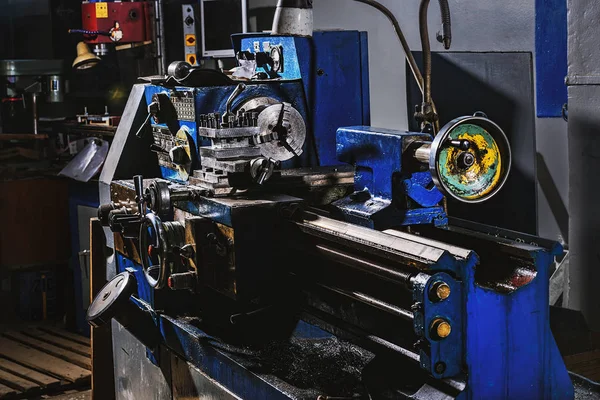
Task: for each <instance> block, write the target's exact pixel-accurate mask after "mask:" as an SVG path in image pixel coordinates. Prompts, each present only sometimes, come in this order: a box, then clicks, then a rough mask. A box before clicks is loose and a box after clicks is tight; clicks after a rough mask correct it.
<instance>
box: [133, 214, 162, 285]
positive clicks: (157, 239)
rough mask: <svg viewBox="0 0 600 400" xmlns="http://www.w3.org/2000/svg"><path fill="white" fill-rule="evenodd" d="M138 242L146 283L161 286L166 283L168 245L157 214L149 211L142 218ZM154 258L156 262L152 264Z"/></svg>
mask: <svg viewBox="0 0 600 400" xmlns="http://www.w3.org/2000/svg"><path fill="white" fill-rule="evenodd" d="M149 229H152V232H150V231H149ZM139 243H140V249H139V254H140V259H141V260H142V267H143V268H144V275H145V276H146V280H147V281H148V284H149V285H150V286H151V287H152V288H154V289H161V288H163V287H164V286H165V285H166V284H167V272H168V271H167V259H168V256H169V254H168V251H169V246H168V245H167V236H166V233H165V230H164V228H163V224H162V221H161V220H160V218H159V217H158V216H157V215H155V214H152V213H149V214H146V216H145V217H144V218H143V219H142V224H141V226H140V236H139ZM154 252H157V253H154ZM156 259H157V260H158V263H157V264H153V260H156Z"/></svg>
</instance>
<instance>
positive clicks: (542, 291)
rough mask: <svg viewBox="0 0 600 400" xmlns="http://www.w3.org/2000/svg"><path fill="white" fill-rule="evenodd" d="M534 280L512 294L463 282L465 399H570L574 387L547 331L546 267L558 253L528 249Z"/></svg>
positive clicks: (473, 281)
mask: <svg viewBox="0 0 600 400" xmlns="http://www.w3.org/2000/svg"><path fill="white" fill-rule="evenodd" d="M530 253H531V256H532V258H533V260H534V262H535V268H536V276H535V278H534V279H533V281H531V282H530V283H528V284H526V285H525V286H523V287H521V288H519V289H518V290H516V291H515V292H513V293H507V294H504V293H498V292H496V291H494V290H491V289H488V288H485V287H482V286H479V285H478V284H477V283H476V282H475V279H474V278H473V277H474V273H475V271H474V269H472V270H469V273H468V276H467V280H466V281H465V286H466V287H465V290H466V292H467V297H466V309H465V312H464V313H465V316H466V320H467V323H466V326H465V334H466V354H465V356H464V357H465V362H466V365H467V366H468V369H469V380H468V395H469V396H468V397H465V398H477V397H476V395H477V394H478V393H484V394H485V397H486V398H494V399H572V398H573V396H574V394H573V385H572V383H571V380H570V378H569V376H568V373H567V370H566V367H565V365H564V363H563V361H562V357H561V356H560V353H559V351H558V347H557V346H556V342H555V341H554V338H553V336H552V332H551V331H550V322H549V321H550V316H549V306H548V287H549V285H548V281H549V278H550V276H549V266H550V263H551V261H552V260H553V257H554V256H555V255H557V254H558V252H554V253H552V252H550V251H545V250H536V249H531V251H530Z"/></svg>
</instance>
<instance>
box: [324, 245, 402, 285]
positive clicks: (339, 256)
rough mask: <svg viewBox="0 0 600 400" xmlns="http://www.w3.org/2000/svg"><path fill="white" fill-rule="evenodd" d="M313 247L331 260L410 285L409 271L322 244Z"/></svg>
mask: <svg viewBox="0 0 600 400" xmlns="http://www.w3.org/2000/svg"><path fill="white" fill-rule="evenodd" d="M315 248H316V250H317V252H318V253H319V255H322V256H324V257H326V258H328V259H330V260H332V261H335V262H338V263H340V264H344V265H346V266H348V267H352V268H356V269H359V270H361V271H364V272H368V273H371V274H374V275H377V276H379V277H381V278H384V279H387V280H389V281H392V282H397V283H402V284H403V285H405V286H406V287H409V286H410V278H411V277H412V275H413V274H411V273H409V272H405V271H398V270H395V269H392V268H389V267H386V266H384V265H381V264H376V263H373V262H371V261H369V260H365V259H364V258H361V257H357V256H355V255H354V254H348V253H345V252H343V251H340V250H338V249H335V248H333V247H329V246H327V245H324V244H319V245H316V246H315Z"/></svg>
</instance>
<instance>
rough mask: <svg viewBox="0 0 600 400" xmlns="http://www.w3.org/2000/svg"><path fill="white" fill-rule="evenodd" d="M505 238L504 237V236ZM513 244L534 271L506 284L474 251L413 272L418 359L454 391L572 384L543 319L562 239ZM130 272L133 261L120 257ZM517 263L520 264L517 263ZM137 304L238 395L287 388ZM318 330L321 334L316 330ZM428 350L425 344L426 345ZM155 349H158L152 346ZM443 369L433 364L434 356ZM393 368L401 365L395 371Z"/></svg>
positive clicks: (170, 341) (165, 335)
mask: <svg viewBox="0 0 600 400" xmlns="http://www.w3.org/2000/svg"><path fill="white" fill-rule="evenodd" d="M509 243H510V242H509ZM509 243H507V244H506V246H509V247H511V248H512V251H520V252H523V251H525V252H528V253H529V255H530V256H531V262H532V265H531V266H530V267H531V268H533V271H535V277H533V279H532V280H531V281H529V282H524V283H519V284H517V286H518V287H517V289H516V290H514V291H512V292H508V291H505V290H500V289H493V288H489V287H487V286H485V284H486V283H485V282H479V281H478V280H477V277H476V275H475V270H476V268H481V267H480V266H479V257H478V256H477V254H475V253H474V252H469V253H468V254H467V255H466V256H462V257H455V256H452V255H450V253H448V252H445V253H444V254H443V255H442V256H441V257H440V258H439V260H438V262H437V263H435V264H434V265H431V266H430V268H429V271H428V272H429V273H431V276H429V275H425V274H419V275H418V276H416V277H415V279H414V281H415V283H414V284H413V285H414V286H413V300H414V301H415V304H416V306H415V307H413V312H414V315H415V325H414V329H415V333H416V334H417V335H419V336H420V337H421V338H422V339H423V340H425V341H426V342H427V343H429V346H425V348H423V350H421V352H420V364H421V366H422V367H423V368H424V369H426V370H427V371H429V372H430V373H431V374H432V375H433V376H434V377H436V378H438V379H442V378H445V377H456V376H463V374H462V373H463V372H465V371H466V376H464V379H466V382H467V385H466V387H465V389H464V390H463V391H462V392H461V393H460V394H459V396H458V398H459V399H480V398H490V399H515V398H518V399H570V398H573V387H572V384H571V381H570V379H569V376H568V373H567V370H566V368H565V366H564V364H563V362H562V358H561V356H560V354H559V352H558V349H557V347H556V343H555V342H554V339H553V337H552V333H551V331H550V326H549V319H548V314H549V306H548V304H547V299H548V280H549V274H548V271H549V266H550V264H551V261H552V258H553V256H554V255H556V254H557V253H559V252H560V246H556V245H555V246H553V247H552V248H551V249H543V248H540V247H537V246H533V245H525V244H522V243H518V242H512V243H510V244H509ZM119 264H120V265H121V268H123V266H125V265H127V267H125V268H128V269H129V270H130V271H132V272H134V273H136V271H138V270H139V266H138V265H136V264H134V263H131V262H130V261H123V260H122V258H121V259H120V261H119ZM514 268H515V269H518V268H519V266H517V265H515V266H514ZM440 280H443V281H444V282H446V283H447V284H449V285H450V287H451V293H450V297H448V298H447V299H446V300H443V301H441V302H435V301H433V300H432V299H430V297H429V293H430V290H431V287H432V285H433V284H434V283H436V282H438V281H440ZM132 301H133V303H134V304H136V305H137V306H138V308H139V309H140V310H141V311H143V312H145V313H148V312H149V311H150V314H152V315H154V317H153V318H154V320H155V324H156V325H157V329H159V331H160V335H161V341H162V343H164V344H165V345H166V346H167V347H168V348H169V349H171V350H172V351H174V352H176V353H177V354H180V355H182V356H184V357H185V359H186V360H188V361H190V362H191V363H192V364H194V365H195V366H196V367H198V368H199V369H201V370H202V371H203V372H204V373H206V374H207V375H208V376H210V377H211V378H213V379H215V380H216V381H218V382H219V383H220V384H222V385H223V386H225V387H227V388H228V389H229V390H232V391H233V392H235V393H236V394H237V395H240V396H242V397H243V398H281V399H285V398H287V397H286V394H285V392H284V391H283V390H281V388H279V387H278V386H277V384H276V383H273V382H272V381H265V379H264V378H263V377H262V376H260V374H259V373H256V372H253V371H252V370H249V369H246V368H245V367H244V366H243V365H242V364H240V362H239V361H236V359H235V357H234V354H235V353H228V351H227V346H224V345H223V344H222V343H221V342H220V341H219V340H218V339H216V338H214V337H212V336H210V335H209V334H207V333H205V332H204V331H202V330H201V329H199V328H197V327H196V326H194V325H192V324H190V323H189V322H186V320H185V319H179V318H172V317H170V316H167V315H164V314H155V313H154V312H153V311H152V310H149V309H148V305H147V304H146V303H145V302H140V301H137V300H135V299H134V298H132ZM440 317H441V318H444V319H445V320H447V321H448V322H450V323H451V326H452V331H451V333H450V335H449V336H448V337H447V338H446V339H444V340H434V339H433V338H432V337H431V335H430V333H429V330H428V329H429V327H430V325H431V322H432V321H433V320H434V319H435V318H440ZM295 334H296V335H298V336H299V337H303V336H304V337H306V336H308V337H327V333H325V332H323V331H321V330H320V329H318V328H316V327H312V326H310V325H309V324H306V323H300V324H299V325H298V327H297V329H296V333H295ZM319 335H321V336H319ZM426 348H427V349H428V350H425V349H426ZM153 354H156V353H153ZM442 360H443V362H444V363H445V369H444V371H443V372H441V373H440V371H438V372H436V371H435V366H436V364H437V363H438V362H439V361H442ZM398 373H402V372H401V371H398Z"/></svg>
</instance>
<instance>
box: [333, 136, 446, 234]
mask: <svg viewBox="0 0 600 400" xmlns="http://www.w3.org/2000/svg"><path fill="white" fill-rule="evenodd" d="M407 139H410V140H414V139H421V140H426V141H429V140H430V139H431V137H430V136H429V135H428V134H425V133H413V132H400V131H395V130H390V129H379V128H373V127H369V126H354V127H347V128H340V129H338V131H337V157H338V160H340V161H343V162H346V163H348V164H352V165H354V166H355V167H356V172H355V178H354V188H355V190H356V193H354V194H353V195H351V196H349V197H347V198H344V199H341V200H338V201H336V202H335V203H334V206H335V207H336V208H337V209H338V210H340V211H341V212H342V215H343V216H344V218H345V219H346V220H347V221H349V222H353V223H356V224H359V225H363V226H367V227H370V228H374V229H385V228H387V227H390V226H398V225H415V224H431V223H433V224H435V225H436V226H440V225H445V224H447V222H448V221H447V217H446V214H445V213H444V210H443V208H442V207H440V206H439V205H438V204H439V203H440V201H442V199H443V195H442V193H441V192H440V191H439V190H438V189H437V188H436V187H435V186H434V185H433V182H432V179H431V174H430V173H429V172H411V171H406V170H405V169H404V168H403V162H404V160H403V159H402V154H403V152H404V150H405V146H406V145H407V142H406V140H407Z"/></svg>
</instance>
